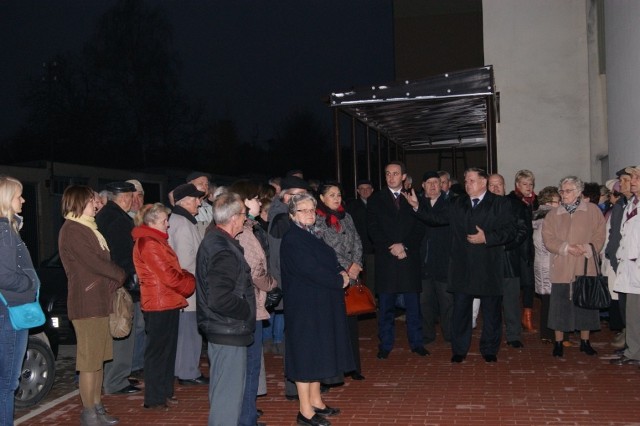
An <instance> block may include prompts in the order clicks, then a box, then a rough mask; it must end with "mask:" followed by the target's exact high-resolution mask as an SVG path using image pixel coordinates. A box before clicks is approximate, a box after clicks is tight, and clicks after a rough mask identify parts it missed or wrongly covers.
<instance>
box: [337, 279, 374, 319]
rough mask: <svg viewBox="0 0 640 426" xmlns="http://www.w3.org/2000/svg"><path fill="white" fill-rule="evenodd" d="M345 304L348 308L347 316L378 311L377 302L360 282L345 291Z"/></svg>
mask: <svg viewBox="0 0 640 426" xmlns="http://www.w3.org/2000/svg"><path fill="white" fill-rule="evenodd" d="M344 304H345V305H346V308H347V315H361V314H370V313H372V312H375V311H376V300H375V299H374V298H373V294H371V290H369V289H368V288H367V287H366V286H365V285H364V284H362V283H361V282H360V280H358V281H356V282H355V283H354V284H351V285H349V286H347V288H345V290H344Z"/></svg>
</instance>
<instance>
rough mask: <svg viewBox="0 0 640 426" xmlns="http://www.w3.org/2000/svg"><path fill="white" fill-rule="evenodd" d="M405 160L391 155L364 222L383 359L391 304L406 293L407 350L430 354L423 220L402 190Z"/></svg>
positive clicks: (390, 337) (391, 332)
mask: <svg viewBox="0 0 640 426" xmlns="http://www.w3.org/2000/svg"><path fill="white" fill-rule="evenodd" d="M405 177H406V171H405V167H404V164H402V163H401V162H399V161H393V162H391V163H389V164H388V165H387V167H385V178H386V182H387V187H386V188H383V189H382V190H381V191H379V192H377V193H375V194H373V195H372V196H371V197H370V198H369V202H368V208H367V224H368V226H369V236H370V237H371V240H372V241H373V245H374V248H375V263H376V290H377V293H378V307H379V312H378V338H379V339H380V344H379V347H378V358H379V359H386V358H387V357H388V356H389V353H390V352H391V350H392V349H393V344H394V340H395V329H394V319H395V304H396V299H397V297H398V295H402V296H403V298H404V303H405V309H406V318H407V336H408V338H409V345H410V347H411V351H412V352H414V353H416V354H418V355H420V356H425V355H428V354H429V352H428V351H427V350H426V349H425V348H424V342H423V336H422V319H421V315H420V298H419V295H420V291H421V287H422V284H421V280H420V241H421V240H422V233H423V231H424V230H423V226H422V225H421V223H420V222H419V221H418V220H417V218H416V215H415V213H414V210H413V209H412V208H411V206H410V205H409V203H408V202H407V199H406V197H405V196H403V195H401V192H402V181H403V180H404V179H405Z"/></svg>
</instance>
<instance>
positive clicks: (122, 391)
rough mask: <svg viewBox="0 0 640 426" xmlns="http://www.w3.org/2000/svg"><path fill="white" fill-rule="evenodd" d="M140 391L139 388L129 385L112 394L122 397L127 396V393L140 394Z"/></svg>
mask: <svg viewBox="0 0 640 426" xmlns="http://www.w3.org/2000/svg"><path fill="white" fill-rule="evenodd" d="M140 391H141V389H140V388H138V387H135V386H133V385H129V386H125V387H123V388H122V389H120V390H119V391H117V392H114V394H117V395H123V394H129V393H137V392H140Z"/></svg>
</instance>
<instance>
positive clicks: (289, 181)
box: [280, 176, 311, 191]
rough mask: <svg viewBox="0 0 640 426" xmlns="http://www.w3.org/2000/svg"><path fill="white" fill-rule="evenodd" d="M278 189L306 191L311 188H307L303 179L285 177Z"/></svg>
mask: <svg viewBox="0 0 640 426" xmlns="http://www.w3.org/2000/svg"><path fill="white" fill-rule="evenodd" d="M280 188H281V189H282V190H285V189H291V188H300V189H304V190H306V191H310V190H311V187H310V186H309V184H308V183H307V181H305V180H304V179H300V178H299V177H297V176H287V177H286V178H284V179H282V182H280Z"/></svg>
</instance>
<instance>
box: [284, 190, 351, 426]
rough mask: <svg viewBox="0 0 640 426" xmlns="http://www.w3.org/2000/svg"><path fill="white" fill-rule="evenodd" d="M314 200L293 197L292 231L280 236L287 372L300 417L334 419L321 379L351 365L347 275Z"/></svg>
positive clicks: (309, 421) (310, 421) (304, 420)
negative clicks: (320, 228)
mask: <svg viewBox="0 0 640 426" xmlns="http://www.w3.org/2000/svg"><path fill="white" fill-rule="evenodd" d="M315 213H316V201H315V199H314V198H313V197H312V196H311V195H308V194H300V195H295V196H293V197H292V199H291V201H290V202H289V216H290V218H291V220H292V224H291V227H290V229H289V231H287V233H286V234H285V235H284V237H283V239H282V245H281V248H280V265H281V273H282V289H283V292H284V303H285V310H284V315H285V323H286V324H287V345H286V347H285V374H286V376H287V377H288V378H289V379H290V380H292V381H294V382H295V383H296V388H297V390H298V396H299V398H300V412H299V413H298V417H297V419H296V420H297V423H298V424H301V425H320V426H324V425H330V424H331V423H330V422H329V421H328V420H327V419H326V418H325V417H324V416H332V415H336V414H338V413H339V412H340V410H339V409H337V408H331V407H329V406H327V405H326V404H325V403H324V402H323V401H322V397H321V395H320V381H322V380H323V379H328V378H331V377H335V376H337V375H340V374H343V373H344V372H346V371H353V370H354V368H355V366H354V361H353V355H352V352H351V343H350V340H349V333H348V327H347V316H346V310H345V305H344V291H343V288H344V287H345V286H347V285H348V284H349V275H348V274H347V273H346V272H345V271H344V270H343V269H342V268H341V267H340V265H339V264H338V260H337V258H336V254H335V251H334V250H333V249H332V248H331V247H329V246H328V245H327V244H325V243H324V242H323V241H322V240H321V239H319V238H318V237H317V236H316V234H315V232H314V231H315V230H314V223H315V219H316V217H315Z"/></svg>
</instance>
